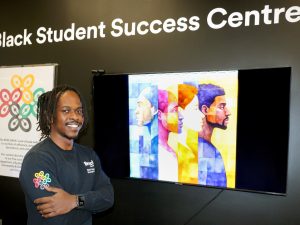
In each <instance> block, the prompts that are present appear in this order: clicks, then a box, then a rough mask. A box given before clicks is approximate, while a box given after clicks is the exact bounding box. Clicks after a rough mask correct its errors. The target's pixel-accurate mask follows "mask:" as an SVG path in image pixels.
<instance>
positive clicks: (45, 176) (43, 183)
mask: <svg viewBox="0 0 300 225" xmlns="http://www.w3.org/2000/svg"><path fill="white" fill-rule="evenodd" d="M33 183H34V187H35V188H37V189H38V188H39V189H41V190H44V189H45V187H49V183H51V178H50V175H49V173H44V171H42V170H41V171H40V172H37V173H35V174H34V178H33Z"/></svg>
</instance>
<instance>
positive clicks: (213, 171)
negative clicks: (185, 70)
mask: <svg viewBox="0 0 300 225" xmlns="http://www.w3.org/2000/svg"><path fill="white" fill-rule="evenodd" d="M198 99H199V108H200V110H201V112H202V113H203V114H204V115H205V120H204V121H203V129H202V131H200V132H199V134H198V135H199V138H198V157H199V158H198V163H199V172H198V173H199V174H198V179H199V183H200V184H203V185H210V186H218V187H226V186H227V179H226V171H225V167H224V162H223V159H222V156H221V154H220V152H219V151H218V149H217V148H216V147H215V146H214V145H213V144H212V143H211V137H212V134H213V131H214V129H215V128H220V129H223V130H225V129H227V124H228V120H229V116H230V112H229V110H228V108H227V106H226V99H225V91H224V89H223V88H221V87H219V86H217V85H213V84H200V85H199V87H198Z"/></svg>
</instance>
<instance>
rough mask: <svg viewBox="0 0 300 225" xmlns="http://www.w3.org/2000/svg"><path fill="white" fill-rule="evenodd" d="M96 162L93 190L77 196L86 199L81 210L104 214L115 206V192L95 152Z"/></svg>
mask: <svg viewBox="0 0 300 225" xmlns="http://www.w3.org/2000/svg"><path fill="white" fill-rule="evenodd" d="M93 155H94V162H95V180H94V185H93V189H92V190H91V191H88V192H86V193H78V194H77V195H79V196H82V197H83V198H84V205H83V206H82V207H80V209H84V210H88V211H90V212H92V213H97V212H102V211H105V210H107V209H109V208H111V207H112V206H113V204H114V190H113V186H112V184H111V182H110V179H109V177H108V176H107V175H106V174H105V172H104V171H103V170H102V168H101V163H100V159H99V157H98V156H97V154H96V153H95V152H94V151H93Z"/></svg>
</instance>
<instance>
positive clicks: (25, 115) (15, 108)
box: [0, 74, 45, 132]
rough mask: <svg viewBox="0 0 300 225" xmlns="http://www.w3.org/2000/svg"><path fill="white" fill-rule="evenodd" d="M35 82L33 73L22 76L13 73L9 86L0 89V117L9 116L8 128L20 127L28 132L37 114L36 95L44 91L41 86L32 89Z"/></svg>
mask: <svg viewBox="0 0 300 225" xmlns="http://www.w3.org/2000/svg"><path fill="white" fill-rule="evenodd" d="M34 82H35V77H34V75H33V74H28V75H26V76H24V77H22V76H21V75H18V74H15V75H13V76H12V77H11V79H10V84H11V88H10V89H8V88H3V89H0V119H3V118H7V117H9V121H8V124H7V125H8V129H9V130H10V131H16V130H17V129H21V130H22V131H24V132H29V131H30V130H31V128H32V119H33V118H36V116H37V100H38V97H39V96H40V95H41V94H43V93H44V92H45V90H44V89H43V88H40V87H38V88H36V89H35V90H32V88H33V86H34Z"/></svg>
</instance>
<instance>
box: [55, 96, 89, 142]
mask: <svg viewBox="0 0 300 225" xmlns="http://www.w3.org/2000/svg"><path fill="white" fill-rule="evenodd" d="M83 122H84V117H83V108H82V104H81V102H80V98H79V96H78V95H77V94H76V93H75V92H73V91H66V92H65V93H63V94H62V95H61V96H60V98H59V100H58V102H57V107H56V120H55V121H53V123H52V125H51V135H55V136H56V137H62V138H64V139H68V140H73V139H75V138H76V137H77V136H78V134H79V131H80V129H81V128H82V125H83Z"/></svg>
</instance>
